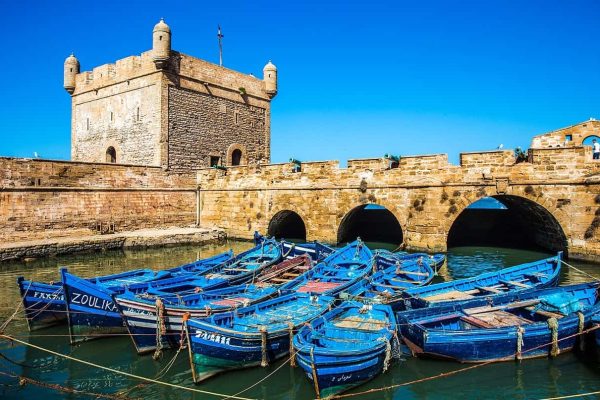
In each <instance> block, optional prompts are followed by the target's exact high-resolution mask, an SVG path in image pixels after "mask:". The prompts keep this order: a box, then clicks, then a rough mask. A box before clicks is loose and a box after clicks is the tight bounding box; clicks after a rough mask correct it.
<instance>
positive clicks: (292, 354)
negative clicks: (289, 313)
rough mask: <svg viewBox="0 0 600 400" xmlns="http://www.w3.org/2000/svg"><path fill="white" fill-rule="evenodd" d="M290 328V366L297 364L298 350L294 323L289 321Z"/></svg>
mask: <svg viewBox="0 0 600 400" xmlns="http://www.w3.org/2000/svg"><path fill="white" fill-rule="evenodd" d="M288 330H289V333H290V367H295V366H296V351H295V350H294V324H293V323H292V322H288Z"/></svg>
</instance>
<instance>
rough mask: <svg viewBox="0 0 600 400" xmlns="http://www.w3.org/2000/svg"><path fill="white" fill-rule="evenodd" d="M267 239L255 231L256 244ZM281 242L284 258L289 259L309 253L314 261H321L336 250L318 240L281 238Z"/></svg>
mask: <svg viewBox="0 0 600 400" xmlns="http://www.w3.org/2000/svg"><path fill="white" fill-rule="evenodd" d="M267 239H268V237H266V236H263V235H261V234H260V233H258V232H256V231H255V232H254V244H256V245H258V244H260V243H262V242H263V241H264V240H267ZM279 244H280V246H281V253H282V255H283V258H287V259H290V258H294V257H298V256H301V255H303V254H307V255H309V256H310V258H312V259H313V260H314V261H321V260H323V259H324V258H325V257H327V256H328V255H330V254H331V253H333V252H334V251H335V249H333V248H331V247H330V246H327V245H326V244H323V243H321V242H319V241H316V240H315V241H314V242H306V243H295V242H290V241H288V240H280V241H279Z"/></svg>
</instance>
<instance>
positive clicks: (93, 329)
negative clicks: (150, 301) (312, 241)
mask: <svg viewBox="0 0 600 400" xmlns="http://www.w3.org/2000/svg"><path fill="white" fill-rule="evenodd" d="M280 258H281V250H280V248H279V246H278V245H277V243H276V242H274V241H269V242H264V243H262V244H261V245H259V246H255V247H254V248H252V249H250V250H247V251H245V252H243V253H241V254H239V255H237V256H236V257H234V258H232V259H230V260H228V261H226V262H224V263H220V264H218V265H216V266H212V267H211V268H208V269H205V270H204V271H203V272H202V274H190V273H187V274H183V275H181V276H179V277H175V278H170V279H172V280H167V281H164V282H155V283H150V282H146V283H139V282H126V281H118V282H113V281H109V282H104V283H102V282H95V281H94V280H91V281H86V280H84V279H81V278H78V277H76V276H74V275H72V274H69V273H68V272H67V271H66V269H63V270H61V274H62V283H63V290H64V293H65V300H66V303H67V316H68V325H69V336H70V339H71V343H75V342H79V341H83V340H89V339H92V338H98V337H102V336H109V335H111V334H116V333H126V332H127V330H126V328H125V326H124V325H123V321H122V318H121V315H120V313H119V310H118V307H117V306H116V304H115V303H114V300H113V296H114V295H118V294H121V293H124V292H125V290H126V289H129V290H130V291H134V292H135V293H137V294H140V293H143V292H147V291H148V290H151V289H154V290H160V291H161V292H163V293H167V292H168V293H170V294H171V295H174V294H177V293H182V294H187V293H189V291H190V290H195V291H201V290H208V289H217V288H219V287H225V286H227V285H234V284H240V283H243V282H246V281H250V280H251V279H252V278H253V277H254V276H256V275H257V274H259V273H260V271H262V269H263V268H265V267H267V266H269V265H272V264H275V263H276V262H278V261H279V259H280ZM84 300H85V301H84Z"/></svg>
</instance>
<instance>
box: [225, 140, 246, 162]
mask: <svg viewBox="0 0 600 400" xmlns="http://www.w3.org/2000/svg"><path fill="white" fill-rule="evenodd" d="M238 155H239V162H238V164H234V161H238V160H234V156H236V157H237V156H238ZM246 164H248V153H247V151H246V146H244V145H243V144H239V143H234V144H232V145H231V146H229V147H228V148H227V165H229V166H232V165H233V166H235V165H246Z"/></svg>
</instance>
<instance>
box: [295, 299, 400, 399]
mask: <svg viewBox="0 0 600 400" xmlns="http://www.w3.org/2000/svg"><path fill="white" fill-rule="evenodd" d="M398 347H399V343H398V339H397V336H396V320H395V317H394V313H393V311H392V309H391V307H389V306H386V305H381V304H375V305H365V304H362V303H359V302H353V301H348V302H344V303H343V304H342V305H341V306H339V307H337V308H334V309H333V310H331V311H329V312H327V313H326V314H325V315H323V316H322V317H319V318H317V319H315V320H314V321H313V322H311V324H310V325H308V326H304V327H303V328H301V329H300V331H299V332H298V333H297V334H296V335H295V336H294V351H295V352H296V360H297V362H298V364H299V365H300V367H301V368H302V369H303V370H304V372H305V373H306V376H307V377H308V379H309V380H310V381H312V383H313V386H314V388H315V392H316V394H317V398H328V397H330V396H333V395H336V394H339V393H341V392H343V391H346V390H348V389H351V388H353V387H355V386H358V385H361V384H363V383H365V382H367V381H369V380H371V379H373V378H374V377H375V376H377V375H379V374H381V373H382V372H384V371H386V370H387V369H388V367H389V365H390V363H391V361H392V354H393V353H394V350H397V349H398Z"/></svg>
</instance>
